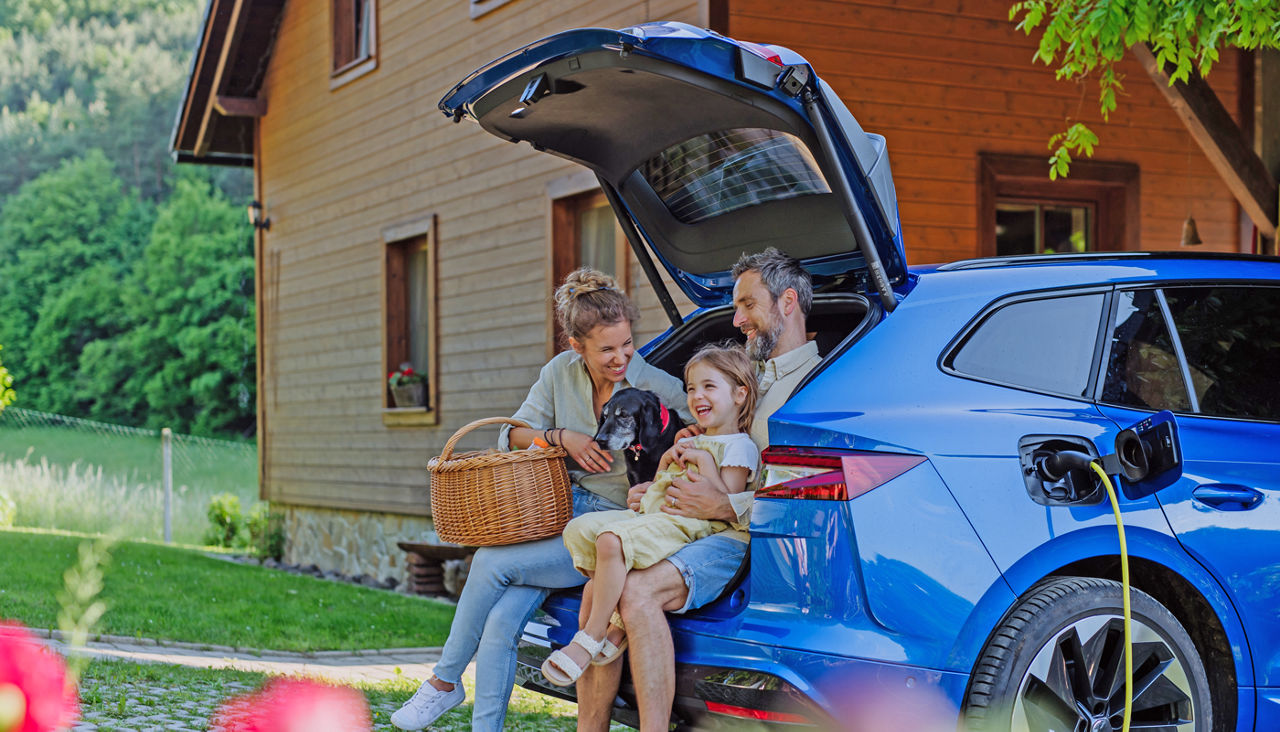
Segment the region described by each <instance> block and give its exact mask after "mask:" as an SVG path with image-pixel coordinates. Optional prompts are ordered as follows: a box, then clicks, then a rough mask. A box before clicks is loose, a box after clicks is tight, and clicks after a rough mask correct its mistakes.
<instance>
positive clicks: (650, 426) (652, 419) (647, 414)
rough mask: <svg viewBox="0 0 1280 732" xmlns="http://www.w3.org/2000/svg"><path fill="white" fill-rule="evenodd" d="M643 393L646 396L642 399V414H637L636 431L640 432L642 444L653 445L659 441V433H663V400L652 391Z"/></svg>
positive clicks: (639, 436)
mask: <svg viewBox="0 0 1280 732" xmlns="http://www.w3.org/2000/svg"><path fill="white" fill-rule="evenodd" d="M641 394H642V395H643V397H644V398H643V399H641V400H640V410H639V411H640V414H638V415H636V417H637V419H636V422H637V424H636V431H637V432H639V433H640V434H639V435H638V438H639V442H640V444H641V445H644V446H645V447H652V446H653V445H654V444H655V443H657V441H658V435H660V434H662V402H661V401H659V400H658V395H657V394H654V393H653V392H651V391H645V392H641Z"/></svg>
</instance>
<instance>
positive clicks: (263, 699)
mask: <svg viewBox="0 0 1280 732" xmlns="http://www.w3.org/2000/svg"><path fill="white" fill-rule="evenodd" d="M372 727H373V722H372V719H371V718H370V716H369V705H368V703H367V702H365V700H364V696H363V695H362V694H360V693H359V692H357V691H355V690H354V689H349V688H347V687H344V686H329V685H327V684H320V683H317V682H314V681H306V680H303V679H273V680H271V681H268V682H267V684H266V686H263V687H262V688H261V689H259V690H258V691H256V692H254V693H252V694H246V695H244V696H238V697H234V698H232V699H228V700H227V701H226V702H223V704H222V706H221V707H219V708H218V711H217V712H216V713H215V714H214V715H213V722H212V723H211V724H210V727H209V728H210V729H212V730H215V732H366V731H367V730H370V729H372Z"/></svg>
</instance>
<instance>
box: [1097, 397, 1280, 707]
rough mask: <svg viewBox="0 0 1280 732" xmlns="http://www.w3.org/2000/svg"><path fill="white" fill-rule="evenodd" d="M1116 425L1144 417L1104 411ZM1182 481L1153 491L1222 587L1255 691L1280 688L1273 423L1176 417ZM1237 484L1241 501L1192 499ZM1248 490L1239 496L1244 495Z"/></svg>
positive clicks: (1278, 496) (1279, 493) (1279, 537)
mask: <svg viewBox="0 0 1280 732" xmlns="http://www.w3.org/2000/svg"><path fill="white" fill-rule="evenodd" d="M1104 411H1106V412H1107V414H1108V415H1109V416H1111V417H1112V419H1114V420H1115V421H1116V423H1117V424H1120V425H1126V424H1129V423H1132V422H1134V421H1137V420H1138V419H1142V418H1143V416H1145V415H1146V414H1148V413H1144V412H1141V411H1137V410H1131V409H1119V408H1116V407H1105V408H1104ZM1177 420H1178V427H1179V431H1180V433H1181V436H1182V451H1183V455H1184V456H1185V458H1184V463H1183V468H1182V472H1183V475H1182V478H1181V479H1180V480H1178V481H1177V482H1176V483H1174V484H1173V485H1171V486H1169V487H1168V488H1165V489H1164V490H1162V491H1160V492H1159V493H1157V494H1156V498H1157V499H1158V500H1159V502H1160V505H1161V506H1162V507H1163V508H1164V513H1165V515H1167V516H1168V517H1169V523H1170V524H1171V526H1172V527H1173V530H1174V532H1175V534H1176V535H1177V537H1178V541H1179V542H1180V543H1181V544H1182V546H1183V547H1184V548H1186V550H1187V551H1189V552H1190V553H1191V555H1192V556H1193V557H1195V559H1196V561H1197V562H1199V563H1200V565H1202V566H1204V567H1205V568H1206V569H1208V571H1209V572H1210V573H1211V574H1212V575H1213V576H1214V578H1215V579H1216V580H1217V581H1218V583H1219V584H1221V585H1222V586H1223V587H1224V588H1226V591H1227V594H1228V595H1229V596H1230V598H1231V601H1232V603H1233V604H1234V605H1235V606H1236V608H1237V609H1238V610H1239V611H1240V616H1241V618H1242V619H1243V622H1244V626H1245V632H1246V633H1247V635H1248V639H1249V644H1250V645H1251V646H1252V647H1254V648H1257V649H1259V650H1262V649H1267V652H1266V653H1259V654H1258V655H1257V656H1255V658H1254V661H1255V667H1254V670H1255V672H1256V675H1257V684H1258V686H1280V449H1278V448H1277V445H1280V425H1276V424H1266V423H1261V422H1242V421H1237V420H1229V419H1215V418H1210V417H1199V416H1195V415H1185V414H1184V415H1178V416H1177ZM1221 486H1236V487H1237V488H1238V490H1236V491H1233V492H1235V493H1237V494H1238V495H1250V497H1251V498H1252V496H1253V495H1256V496H1260V497H1261V500H1260V501H1256V502H1253V503H1250V504H1249V505H1248V507H1247V508H1245V507H1244V506H1242V505H1241V504H1238V503H1236V504H1232V503H1230V502H1227V503H1217V502H1213V503H1208V502H1205V501H1203V500H1199V499H1197V497H1196V492H1197V490H1199V489H1200V488H1202V487H1203V488H1211V487H1221ZM1246 490H1247V491H1252V492H1253V493H1251V494H1246V493H1245V491H1246Z"/></svg>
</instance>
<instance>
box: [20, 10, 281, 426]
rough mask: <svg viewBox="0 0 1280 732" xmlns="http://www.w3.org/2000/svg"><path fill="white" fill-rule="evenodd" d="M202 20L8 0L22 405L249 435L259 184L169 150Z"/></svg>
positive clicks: (185, 13) (195, 15)
mask: <svg viewBox="0 0 1280 732" xmlns="http://www.w3.org/2000/svg"><path fill="white" fill-rule="evenodd" d="M201 7H202V5H201V2H200V0H0V160H3V161H5V162H4V164H3V165H0V344H2V345H3V346H4V358H5V361H4V366H5V367H7V369H8V372H9V373H10V374H11V375H12V376H11V377H9V376H8V375H7V374H5V373H4V370H3V369H2V368H0V380H3V379H5V378H12V379H13V380H16V381H17V382H18V383H20V384H21V386H22V389H21V391H20V393H19V395H18V397H17V399H16V400H15V401H14V405H15V406H22V407H27V408H30V409H38V410H42V411H49V412H58V413H61V414H71V415H76V416H86V417H91V418H94V419H101V420H105V421H111V422H119V423H124V424H130V425H137V426H148V427H161V426H165V427H171V428H173V429H174V430H176V431H180V432H194V433H196V434H204V435H216V436H234V435H245V436H247V435H249V434H251V433H252V430H253V426H254V424H255V422H256V420H255V401H256V400H255V395H254V388H255V380H254V374H255V371H256V369H255V365H254V359H255V353H254V311H253V272H254V267H253V240H252V233H251V228H250V227H249V226H248V225H247V223H246V222H245V218H244V205H245V204H246V203H247V202H248V199H249V195H250V191H251V185H252V179H251V177H250V176H251V174H250V173H249V172H248V171H246V170H240V169H224V168H210V167H196V166H183V167H182V168H178V167H177V166H176V165H175V164H174V163H173V161H172V159H171V157H170V155H169V139H170V135H171V133H172V127H173V120H174V116H175V114H176V112H177V109H178V104H179V102H180V98H181V94H182V91H183V86H184V84H185V82H186V77H187V69H188V68H189V67H190V63H191V55H192V53H193V50H194V47H195V41H196V35H197V32H198V30H199V24H200V12H201ZM0 383H3V382H2V381H0ZM3 389H4V387H3V386H0V393H9V394H11V392H3Z"/></svg>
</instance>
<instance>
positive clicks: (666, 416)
mask: <svg viewBox="0 0 1280 732" xmlns="http://www.w3.org/2000/svg"><path fill="white" fill-rule="evenodd" d="M658 409H659V410H660V411H659V412H658V413H659V414H660V415H662V431H663V432H666V431H667V428H668V427H670V426H671V412H669V411H667V405H665V404H659V405H658ZM627 452H629V453H631V459H632V460H639V459H640V453H642V452H644V445H642V444H640V443H639V442H637V443H636V444H634V445H632V446H631V447H628V448H627Z"/></svg>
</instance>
